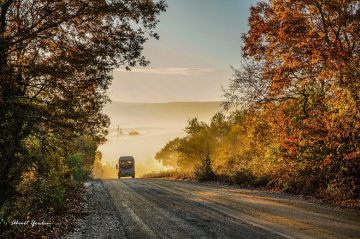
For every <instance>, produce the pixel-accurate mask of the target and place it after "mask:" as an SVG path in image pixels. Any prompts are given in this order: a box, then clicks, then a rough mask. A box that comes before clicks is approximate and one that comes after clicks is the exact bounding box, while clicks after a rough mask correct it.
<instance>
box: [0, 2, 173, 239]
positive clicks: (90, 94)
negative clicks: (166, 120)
mask: <svg viewBox="0 0 360 239" xmlns="http://www.w3.org/2000/svg"><path fill="white" fill-rule="evenodd" d="M165 9H166V4H165V2H164V1H156V2H155V1H151V0H149V1H122V0H119V1H118V0H109V1H102V0H90V1H47V0H39V1H28V0H24V1H14V0H5V1H1V7H0V120H1V121H0V237H1V238H34V237H35V238H37V237H45V236H48V237H51V238H57V237H60V236H62V235H63V234H64V233H66V230H67V228H68V227H71V220H70V221H68V220H66V218H68V217H69V216H70V217H74V215H75V214H78V213H79V212H80V211H81V210H80V209H79V208H81V199H80V198H79V195H82V191H83V189H82V187H83V186H82V185H83V182H84V181H86V180H89V179H91V178H92V170H93V167H94V161H95V158H96V157H97V156H99V154H98V153H97V151H96V150H97V147H98V146H99V145H100V144H102V143H104V142H105V136H106V134H107V127H108V125H109V118H108V117H107V116H106V115H104V114H103V113H102V109H103V106H104V105H105V104H106V103H107V102H109V99H108V96H107V93H106V90H107V89H108V86H109V84H111V81H112V78H113V76H112V70H113V69H114V68H118V67H123V68H126V69H128V70H129V69H130V68H131V67H134V66H136V65H141V66H146V65H147V64H148V63H149V62H148V61H147V60H146V59H145V58H144V57H143V56H142V50H143V44H144V43H145V42H146V40H147V39H148V37H153V38H155V39H158V38H159V36H158V35H157V34H156V33H155V32H153V29H154V28H155V26H156V24H157V22H158V19H157V16H158V15H159V14H160V13H161V12H163V11H165ZM134 23H136V24H134ZM134 27H136V29H134ZM99 160H100V159H98V160H97V161H99ZM78 209H79V210H78ZM32 222H34V223H45V225H35V226H34V225H32ZM67 222H68V223H67ZM47 229H49V230H47ZM50 231H51V232H50ZM48 232H49V233H50V234H48ZM51 233H52V234H51Z"/></svg>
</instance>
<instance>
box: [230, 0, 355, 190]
mask: <svg viewBox="0 0 360 239" xmlns="http://www.w3.org/2000/svg"><path fill="white" fill-rule="evenodd" d="M249 26H250V30H249V31H248V32H247V33H246V34H244V35H243V40H244V42H245V46H244V47H243V48H242V51H243V56H244V57H245V58H247V59H248V61H250V62H251V61H253V60H255V61H257V62H258V63H254V64H251V65H250V67H249V65H245V67H244V68H243V69H240V70H238V71H236V72H235V79H234V80H233V81H232V82H231V85H230V87H229V90H228V91H227V93H228V94H227V95H226V96H227V99H229V102H230V103H231V102H234V101H237V103H240V101H239V99H240V100H243V99H244V98H242V97H243V96H244V95H245V96H249V97H248V99H247V100H248V101H249V102H254V103H256V105H255V106H256V108H257V109H259V110H261V111H262V112H263V115H264V117H266V120H267V121H268V123H269V125H270V126H271V128H272V131H273V135H274V136H276V139H275V141H276V142H277V147H276V148H277V150H276V154H277V158H278V159H279V161H282V163H280V164H279V165H278V168H274V172H278V173H277V174H276V173H275V174H274V180H276V181H277V182H279V184H287V186H286V187H288V188H290V189H291V190H293V191H298V192H299V191H305V192H313V191H314V190H315V191H317V192H319V191H323V192H325V193H326V194H328V195H332V196H336V197H359V192H360V179H359V175H360V171H359V167H358V165H359V163H360V151H359V146H360V145H359V142H360V137H359V135H360V122H359V118H360V95H359V85H360V67H359V60H360V46H359V43H360V35H359V26H360V3H359V1H355V0H334V1H326V0H299V1H293V0H290V1H288V0H269V1H261V2H259V3H258V4H257V5H256V6H254V7H252V8H251V16H250V18H249ZM258 64H260V65H261V66H263V67H262V68H261V67H260V68H259V67H257V66H258ZM250 73H251V74H250ZM247 85H249V86H250V88H249V87H246V86H247ZM253 86H255V87H253ZM249 91H250V92H252V93H254V94H249V93H248V92H249ZM245 100H246V98H245ZM259 103H261V104H259ZM251 107H252V106H251ZM283 186H284V185H283Z"/></svg>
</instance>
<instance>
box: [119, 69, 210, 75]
mask: <svg viewBox="0 0 360 239" xmlns="http://www.w3.org/2000/svg"><path fill="white" fill-rule="evenodd" d="M115 71H126V70H125V69H116V70H115ZM212 71H213V70H212V69H209V68H156V69H150V68H144V69H131V72H138V73H150V74H165V75H200V74H203V73H209V72H212Z"/></svg>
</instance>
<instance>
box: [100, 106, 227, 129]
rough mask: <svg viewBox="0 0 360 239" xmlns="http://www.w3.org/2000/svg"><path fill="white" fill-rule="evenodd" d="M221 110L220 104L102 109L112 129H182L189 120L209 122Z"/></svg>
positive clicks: (112, 107)
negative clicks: (195, 118) (116, 127)
mask: <svg viewBox="0 0 360 239" xmlns="http://www.w3.org/2000/svg"><path fill="white" fill-rule="evenodd" d="M220 110H222V107H221V106H220V102H170V103H123V102H112V103H111V104H108V105H106V106H105V108H104V113H105V114H107V115H108V116H109V117H110V118H111V124H112V127H114V126H116V125H120V127H126V128H129V127H130V128H131V127H172V128H179V127H180V128H183V127H185V126H186V125H187V120H188V119H189V118H194V117H197V118H198V119H199V120H202V121H205V122H209V121H210V119H211V117H212V116H213V115H214V114H215V113H216V112H218V111H220Z"/></svg>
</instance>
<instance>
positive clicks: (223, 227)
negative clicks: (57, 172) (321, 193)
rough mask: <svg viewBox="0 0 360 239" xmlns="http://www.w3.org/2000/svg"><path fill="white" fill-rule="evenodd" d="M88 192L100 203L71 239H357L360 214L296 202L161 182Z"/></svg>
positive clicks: (113, 182)
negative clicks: (91, 238)
mask: <svg viewBox="0 0 360 239" xmlns="http://www.w3.org/2000/svg"><path fill="white" fill-rule="evenodd" d="M88 187H89V188H90V189H91V190H92V193H93V197H94V198H93V199H94V200H95V201H96V200H98V201H100V202H98V203H94V202H93V205H91V204H90V205H89V210H90V213H89V216H88V217H87V218H84V219H83V220H84V221H83V222H81V223H82V224H81V225H82V229H79V230H78V231H77V232H76V233H74V234H72V235H71V236H70V237H69V238H89V236H90V237H93V238H94V237H96V238H181V239H185V238H197V239H198V238H206V239H207V238H336V239H338V238H360V214H359V212H357V211H345V210H340V209H336V208H332V207H328V206H323V205H319V204H318V203H311V202H309V201H306V200H304V199H301V198H299V197H296V196H289V195H282V194H275V193H267V192H262V191H258V190H245V189H237V188H233V187H229V186H224V185H216V184H209V183H197V182H183V181H171V180H159V179H108V180H103V181H102V182H101V181H97V182H93V183H92V184H90V186H88ZM97 194H98V195H97ZM99 204H101V206H99ZM98 221H100V223H99V222H98Z"/></svg>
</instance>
